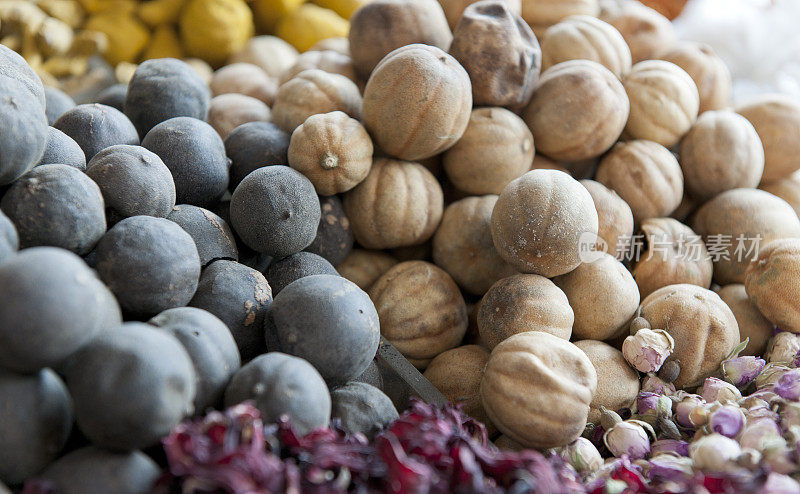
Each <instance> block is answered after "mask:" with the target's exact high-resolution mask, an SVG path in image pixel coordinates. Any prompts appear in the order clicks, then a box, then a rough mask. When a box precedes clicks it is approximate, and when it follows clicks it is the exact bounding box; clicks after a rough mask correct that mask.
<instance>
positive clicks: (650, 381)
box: [641, 361, 675, 396]
mask: <svg viewBox="0 0 800 494" xmlns="http://www.w3.org/2000/svg"><path fill="white" fill-rule="evenodd" d="M671 363H673V362H672V361H670V362H667V363H665V364H664V366H663V367H661V371H663V370H664V369H666V368H667V366H668V365H669V364H671ZM659 374H661V372H659ZM641 389H642V391H646V392H648V393H656V394H660V395H666V396H672V395H674V394H675V385H674V384H672V383H671V382H666V381H664V380H663V379H661V378H660V377H658V376H656V375H655V374H647V375H646V376H645V378H644V379H642V388H641Z"/></svg>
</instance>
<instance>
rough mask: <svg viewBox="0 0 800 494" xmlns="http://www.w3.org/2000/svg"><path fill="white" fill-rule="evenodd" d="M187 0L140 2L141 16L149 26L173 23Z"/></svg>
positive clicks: (139, 12)
mask: <svg viewBox="0 0 800 494" xmlns="http://www.w3.org/2000/svg"><path fill="white" fill-rule="evenodd" d="M185 3H186V0H150V1H148V2H142V3H140V4H139V11H138V14H139V18H140V19H141V20H142V21H144V23H145V24H147V25H148V26H160V25H162V24H173V23H174V22H176V21H177V20H178V16H179V15H180V13H181V8H183V4H185Z"/></svg>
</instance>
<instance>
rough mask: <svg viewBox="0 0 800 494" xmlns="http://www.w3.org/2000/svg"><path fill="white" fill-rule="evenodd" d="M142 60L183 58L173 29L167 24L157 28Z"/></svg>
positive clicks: (178, 40)
mask: <svg viewBox="0 0 800 494" xmlns="http://www.w3.org/2000/svg"><path fill="white" fill-rule="evenodd" d="M142 58H143V59H144V60H147V59H149V58H183V46H181V40H180V39H179V38H178V33H176V32H175V29H174V28H173V27H172V26H171V25H169V24H165V25H163V26H159V27H157V28H156V29H155V31H153V35H152V36H151V37H150V44H149V45H148V46H147V49H146V50H145V51H144V55H142Z"/></svg>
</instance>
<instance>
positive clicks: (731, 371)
mask: <svg viewBox="0 0 800 494" xmlns="http://www.w3.org/2000/svg"><path fill="white" fill-rule="evenodd" d="M765 365H767V362H766V361H765V360H764V359H762V358H759V357H751V356H747V357H736V358H732V359H730V360H726V361H724V362H722V373H723V375H724V376H725V380H726V381H728V382H729V383H731V384H733V385H734V386H737V387H742V386H746V385H748V384H750V383H751V382H753V381H754V380H755V378H756V377H757V376H758V374H759V373H760V372H761V370H762V369H764V366H765Z"/></svg>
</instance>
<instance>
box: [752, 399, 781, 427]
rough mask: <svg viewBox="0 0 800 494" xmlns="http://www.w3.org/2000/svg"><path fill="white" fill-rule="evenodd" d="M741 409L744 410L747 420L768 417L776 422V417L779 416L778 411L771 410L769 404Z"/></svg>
mask: <svg viewBox="0 0 800 494" xmlns="http://www.w3.org/2000/svg"><path fill="white" fill-rule="evenodd" d="M781 401H783V400H781ZM742 411H743V412H744V416H745V417H746V418H747V420H748V421H750V420H758V419H769V420H772V421H774V422H777V421H778V419H779V418H780V415H778V412H776V411H774V410H772V409H771V408H770V406H769V405H764V406H760V407H753V408H745V409H744V410H742Z"/></svg>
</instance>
